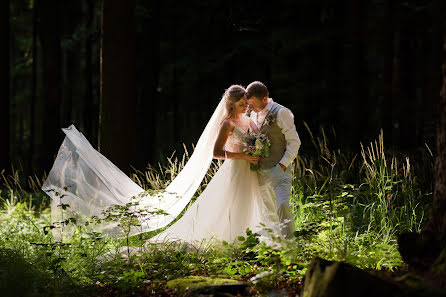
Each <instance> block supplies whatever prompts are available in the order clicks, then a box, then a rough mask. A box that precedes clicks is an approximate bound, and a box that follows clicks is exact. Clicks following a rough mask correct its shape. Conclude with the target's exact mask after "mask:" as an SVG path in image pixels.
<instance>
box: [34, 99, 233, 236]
mask: <svg viewBox="0 0 446 297" xmlns="http://www.w3.org/2000/svg"><path fill="white" fill-rule="evenodd" d="M224 116H225V101H224V99H221V100H220V103H219V104H218V106H217V108H216V109H215V111H214V113H213V115H212V117H211V119H210V120H209V122H208V123H207V125H206V128H205V129H204V131H203V133H202V134H201V136H200V138H199V140H198V142H197V145H196V146H195V150H194V152H193V154H192V155H191V157H190V159H189V160H188V162H187V163H186V165H185V166H184V168H183V170H182V171H181V172H180V173H179V174H178V175H177V176H176V178H175V179H174V180H173V181H172V182H171V184H170V185H169V186H168V187H167V188H166V189H165V191H163V192H161V193H157V194H149V192H145V191H144V189H142V188H141V187H140V186H138V185H137V184H136V183H135V182H133V181H132V180H131V179H130V178H129V177H128V176H127V175H125V174H124V173H123V172H122V171H121V170H120V169H119V168H118V167H116V166H115V165H114V164H113V163H112V162H110V161H109V160H108V159H107V158H106V157H104V156H103V155H102V154H100V153H99V152H98V151H96V150H95V149H94V148H93V147H92V146H91V144H90V143H89V142H88V140H87V139H86V138H85V137H84V136H83V135H82V133H80V132H79V131H78V130H77V129H76V127H74V125H71V126H70V127H68V128H65V129H62V130H63V132H64V133H65V134H66V137H65V139H64V141H63V143H62V145H61V147H60V149H59V152H58V154H57V157H56V160H55V162H54V165H53V167H52V169H51V171H50V173H49V174H48V177H47V179H46V181H45V183H44V184H43V186H42V190H43V191H45V192H46V193H47V194H48V195H49V196H50V197H51V198H52V205H51V214H52V221H53V222H60V221H63V220H66V219H67V218H69V217H70V216H77V217H78V219H79V218H84V217H86V218H89V217H91V216H97V217H103V215H102V212H103V211H104V210H106V209H108V208H109V207H111V206H113V205H119V206H120V207H126V206H129V205H130V207H133V208H132V211H133V213H135V214H136V215H137V216H138V218H139V219H140V226H137V227H132V228H131V231H130V235H134V234H138V233H143V232H148V231H152V230H156V229H159V228H162V227H165V226H166V225H168V224H169V223H170V222H172V221H173V220H174V219H175V218H176V217H177V216H178V215H179V214H180V213H181V212H182V211H183V209H184V208H185V207H186V206H187V204H188V203H189V202H190V200H191V198H192V197H193V195H194V194H195V192H196V190H197V188H198V187H199V185H200V183H201V181H202V179H203V178H204V176H205V174H206V172H207V171H208V169H209V166H210V164H211V162H212V158H213V148H214V143H215V140H216V138H217V134H218V130H219V127H220V124H221V122H222V120H223V118H224ZM132 197H133V198H132ZM135 201H138V202H139V205H137V206H133V205H134V204H132V203H134V202H135ZM67 205H69V207H67ZM158 209H159V210H164V211H165V212H166V213H167V215H166V214H163V213H156V210H158ZM99 226H100V229H101V230H102V231H104V232H106V233H108V234H121V235H122V222H121V223H119V222H116V221H115V222H112V221H110V222H105V223H104V222H103V223H102V224H101V225H99Z"/></svg>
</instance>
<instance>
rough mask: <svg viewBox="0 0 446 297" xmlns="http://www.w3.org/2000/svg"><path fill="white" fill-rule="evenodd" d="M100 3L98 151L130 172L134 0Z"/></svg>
mask: <svg viewBox="0 0 446 297" xmlns="http://www.w3.org/2000/svg"><path fill="white" fill-rule="evenodd" d="M102 1H103V2H102V21H101V39H102V40H101V44H102V48H101V107H100V132H99V133H100V136H99V139H100V147H99V148H100V150H101V152H102V153H103V154H104V155H105V156H106V157H107V158H109V159H110V160H111V161H112V162H113V163H114V164H116V165H117V166H118V167H119V168H121V169H122V170H124V171H126V172H129V170H130V166H131V164H132V162H133V158H134V147H135V144H136V138H135V135H136V133H135V129H136V125H135V115H136V84H135V77H136V63H135V28H134V8H135V0H129V1H124V2H123V1H119V0H102ZM148 112H149V111H148ZM152 112H156V111H152ZM141 136H142V137H144V135H141Z"/></svg>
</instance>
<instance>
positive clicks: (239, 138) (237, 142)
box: [225, 125, 246, 153]
mask: <svg viewBox="0 0 446 297" xmlns="http://www.w3.org/2000/svg"><path fill="white" fill-rule="evenodd" d="M245 135H246V133H245V131H243V129H242V128H240V127H239V126H237V125H235V127H234V130H233V131H232V135H231V136H229V137H228V140H227V141H226V145H225V149H226V150H227V151H229V152H234V153H241V152H243V138H244V137H245Z"/></svg>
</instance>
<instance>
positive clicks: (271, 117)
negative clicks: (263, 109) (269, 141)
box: [263, 113, 276, 125]
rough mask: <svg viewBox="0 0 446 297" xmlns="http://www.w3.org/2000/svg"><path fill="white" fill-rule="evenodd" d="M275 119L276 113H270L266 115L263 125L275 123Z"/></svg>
mask: <svg viewBox="0 0 446 297" xmlns="http://www.w3.org/2000/svg"><path fill="white" fill-rule="evenodd" d="M275 121H276V115H274V114H271V113H270V114H268V115H267V116H266V117H265V120H264V121H263V125H269V124H272V123H274V122H275Z"/></svg>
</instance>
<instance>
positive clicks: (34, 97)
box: [28, 0, 38, 169]
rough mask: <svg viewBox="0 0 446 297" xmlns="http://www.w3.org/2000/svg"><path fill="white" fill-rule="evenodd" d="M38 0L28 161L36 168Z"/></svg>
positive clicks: (34, 23) (35, 6) (34, 34)
mask: <svg viewBox="0 0 446 297" xmlns="http://www.w3.org/2000/svg"><path fill="white" fill-rule="evenodd" d="M37 2H38V0H35V1H34V5H33V45H32V51H33V65H32V70H31V72H32V85H31V106H30V138H29V141H30V144H29V155H28V162H29V164H30V167H31V168H32V169H34V166H33V165H34V161H35V160H34V158H35V154H34V152H35V148H34V146H35V142H36V141H35V138H36V122H35V117H36V103H37V26H38V23H37V18H38V11H37V7H38V4H37Z"/></svg>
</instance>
